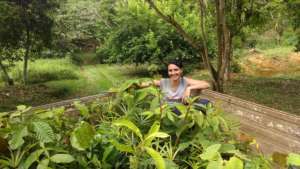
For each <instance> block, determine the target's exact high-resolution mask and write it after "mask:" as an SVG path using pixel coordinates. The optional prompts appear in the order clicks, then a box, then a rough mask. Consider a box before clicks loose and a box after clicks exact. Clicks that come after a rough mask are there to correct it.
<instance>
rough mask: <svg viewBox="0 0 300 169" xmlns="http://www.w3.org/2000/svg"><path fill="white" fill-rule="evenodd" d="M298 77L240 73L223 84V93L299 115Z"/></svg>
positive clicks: (299, 90)
mask: <svg viewBox="0 0 300 169" xmlns="http://www.w3.org/2000/svg"><path fill="white" fill-rule="evenodd" d="M299 84H300V78H298V77H280V76H278V77H272V78H259V77H251V76H247V75H240V76H239V77H237V78H235V79H232V80H231V81H230V82H228V83H227V84H226V86H225V93H227V94H230V95H233V96H237V97H239V98H242V99H245V100H249V101H253V102H256V103H259V104H263V105H266V106H269V107H272V108H275V109H279V110H283V111H287V112H290V113H294V114H298V115H300V104H299V103H300V97H299V94H300V88H299Z"/></svg>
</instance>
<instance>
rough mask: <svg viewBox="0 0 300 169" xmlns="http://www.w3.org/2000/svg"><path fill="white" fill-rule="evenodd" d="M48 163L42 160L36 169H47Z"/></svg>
mask: <svg viewBox="0 0 300 169" xmlns="http://www.w3.org/2000/svg"><path fill="white" fill-rule="evenodd" d="M49 161H50V160H49V159H44V160H42V161H41V162H40V163H39V165H38V166H37V169H49V167H48V164H49Z"/></svg>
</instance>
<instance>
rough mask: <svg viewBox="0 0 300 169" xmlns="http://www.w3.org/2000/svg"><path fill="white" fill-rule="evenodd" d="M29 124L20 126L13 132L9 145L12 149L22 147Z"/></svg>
mask: <svg viewBox="0 0 300 169" xmlns="http://www.w3.org/2000/svg"><path fill="white" fill-rule="evenodd" d="M28 134H29V133H28V129H27V126H18V127H17V128H16V129H14V130H13V132H12V138H11V139H10V140H9V141H8V143H9V146H10V148H11V149H12V150H15V149H17V148H19V147H21V146H22V145H23V144H24V139H23V137H26V136H28Z"/></svg>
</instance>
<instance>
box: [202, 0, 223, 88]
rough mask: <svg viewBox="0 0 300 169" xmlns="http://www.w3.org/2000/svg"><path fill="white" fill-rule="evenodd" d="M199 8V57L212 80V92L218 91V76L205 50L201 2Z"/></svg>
mask: <svg viewBox="0 0 300 169" xmlns="http://www.w3.org/2000/svg"><path fill="white" fill-rule="evenodd" d="M198 4H199V8H200V18H199V19H200V27H201V36H202V46H203V48H202V50H200V56H202V60H203V62H204V64H205V66H206V68H207V69H208V70H209V72H210V75H211V78H212V84H213V90H216V91H219V88H220V87H219V86H220V85H219V84H218V74H217V73H216V70H215V69H214V67H213V66H212V65H211V63H210V61H209V58H208V48H207V31H206V30H205V21H206V20H205V19H206V18H205V17H206V14H205V8H206V6H205V3H204V2H203V0H199V1H198Z"/></svg>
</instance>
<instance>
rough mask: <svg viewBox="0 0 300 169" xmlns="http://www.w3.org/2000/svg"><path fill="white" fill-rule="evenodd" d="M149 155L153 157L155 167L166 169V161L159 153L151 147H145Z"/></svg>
mask: <svg viewBox="0 0 300 169" xmlns="http://www.w3.org/2000/svg"><path fill="white" fill-rule="evenodd" d="M145 149H146V151H147V153H148V154H149V155H150V156H151V157H152V159H153V160H154V161H155V165H156V168H157V169H165V168H166V166H165V161H164V159H163V158H162V156H161V155H160V154H159V152H157V151H155V150H154V149H152V148H150V147H145Z"/></svg>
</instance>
